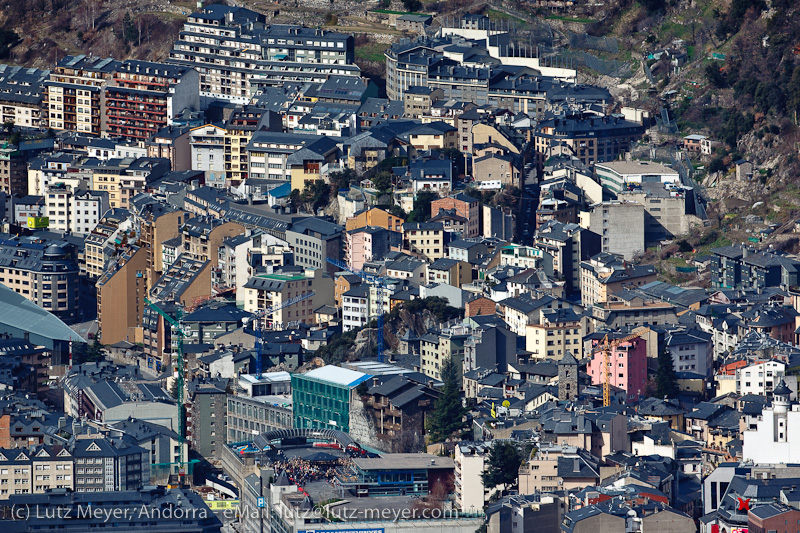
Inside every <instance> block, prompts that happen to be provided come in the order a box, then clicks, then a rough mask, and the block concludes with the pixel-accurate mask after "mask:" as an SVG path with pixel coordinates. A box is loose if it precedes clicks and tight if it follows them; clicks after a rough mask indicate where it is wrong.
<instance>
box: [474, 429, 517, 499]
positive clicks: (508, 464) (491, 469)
mask: <svg viewBox="0 0 800 533" xmlns="http://www.w3.org/2000/svg"><path fill="white" fill-rule="evenodd" d="M523 459H524V457H523V455H522V453H521V452H520V450H519V448H517V447H516V445H514V443H511V442H508V441H500V440H496V441H494V444H493V445H492V447H491V448H490V449H489V455H488V456H487V458H486V471H485V472H484V473H483V474H481V479H483V484H484V485H485V486H486V487H488V488H490V489H491V488H494V487H496V486H498V485H505V486H506V487H509V486H511V485H514V484H516V483H517V480H518V478H519V467H520V465H521V464H522V461H523Z"/></svg>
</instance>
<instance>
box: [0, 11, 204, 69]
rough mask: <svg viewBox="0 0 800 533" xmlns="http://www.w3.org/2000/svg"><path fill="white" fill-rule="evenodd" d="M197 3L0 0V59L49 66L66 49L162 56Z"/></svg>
mask: <svg viewBox="0 0 800 533" xmlns="http://www.w3.org/2000/svg"><path fill="white" fill-rule="evenodd" d="M193 6H194V2H191V1H187V0H179V1H171V2H169V1H167V0H145V1H144V2H129V1H124V0H0V27H2V28H3V30H1V31H0V61H3V62H7V63H12V64H17V65H24V66H29V67H37V68H50V67H52V65H53V64H54V63H55V61H57V60H58V59H59V58H61V57H63V56H65V55H68V54H93V55H96V56H102V57H106V56H112V57H115V58H117V59H129V58H135V59H153V60H158V59H163V58H164V57H166V56H167V54H168V53H169V49H170V48H171V46H172V42H173V41H174V40H175V36H176V35H177V34H178V31H179V30H180V28H181V26H182V25H183V22H184V21H185V20H186V16H185V13H189V12H190V10H191V9H192V7H193ZM3 37H5V38H6V39H7V40H8V44H9V45H10V46H9V47H8V48H4V47H3V44H2V43H3V42H4V39H3Z"/></svg>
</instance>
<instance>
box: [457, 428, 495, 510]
mask: <svg viewBox="0 0 800 533" xmlns="http://www.w3.org/2000/svg"><path fill="white" fill-rule="evenodd" d="M455 452H456V457H455V458H456V472H455V493H456V501H455V504H456V507H458V509H460V510H461V511H463V512H468V513H475V512H478V513H479V512H481V511H483V506H484V505H485V504H486V489H485V487H484V485H483V479H482V478H481V474H483V473H484V471H485V468H486V455H487V454H488V453H489V446H487V445H486V444H484V443H476V442H461V443H459V444H458V445H457V446H456V450H455Z"/></svg>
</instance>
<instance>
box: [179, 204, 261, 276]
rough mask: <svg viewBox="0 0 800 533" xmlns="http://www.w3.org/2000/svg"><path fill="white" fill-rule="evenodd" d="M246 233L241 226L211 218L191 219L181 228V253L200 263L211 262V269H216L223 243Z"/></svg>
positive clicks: (198, 217) (199, 217)
mask: <svg viewBox="0 0 800 533" xmlns="http://www.w3.org/2000/svg"><path fill="white" fill-rule="evenodd" d="M246 231H247V230H246V229H245V227H244V226H242V225H241V224H237V223H236V222H224V221H222V220H220V219H218V218H212V217H210V216H197V217H193V218H189V219H187V220H186V221H185V222H184V223H183V226H181V239H182V245H183V246H182V248H183V249H182V252H181V253H182V254H184V255H187V256H188V257H191V258H193V259H197V260H199V261H210V262H211V268H212V269H216V268H217V266H218V263H219V249H220V247H221V246H222V243H223V242H224V241H225V240H226V239H229V238H230V237H234V236H236V235H242V234H244V233H245V232H246Z"/></svg>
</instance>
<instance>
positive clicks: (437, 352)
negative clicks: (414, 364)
mask: <svg viewBox="0 0 800 533" xmlns="http://www.w3.org/2000/svg"><path fill="white" fill-rule="evenodd" d="M470 334H471V331H470V330H469V329H468V328H465V327H463V326H456V327H451V328H445V329H443V330H442V331H441V332H440V333H438V334H435V333H427V334H425V335H423V336H422V337H420V347H419V351H420V360H419V363H420V368H419V371H420V372H422V373H423V374H425V375H426V376H429V377H431V378H433V379H438V380H441V379H442V377H441V374H440V370H441V368H442V365H443V364H444V362H445V361H446V360H447V359H452V360H453V362H454V363H455V364H456V366H457V367H458V368H462V365H463V361H464V353H465V345H466V342H467V340H468V339H469V337H470Z"/></svg>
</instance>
